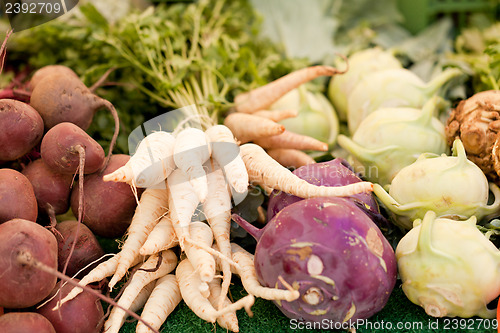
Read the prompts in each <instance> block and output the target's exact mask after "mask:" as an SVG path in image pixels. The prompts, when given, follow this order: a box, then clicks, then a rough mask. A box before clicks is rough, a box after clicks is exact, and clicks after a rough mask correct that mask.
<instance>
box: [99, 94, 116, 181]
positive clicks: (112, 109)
mask: <svg viewBox="0 0 500 333" xmlns="http://www.w3.org/2000/svg"><path fill="white" fill-rule="evenodd" d="M101 103H102V105H103V106H104V107H105V108H106V109H108V110H109V112H111V115H112V116H113V119H114V120H115V132H114V133H113V138H112V139H111V143H110V144H109V152H108V156H106V160H105V161H104V166H103V167H102V169H101V172H104V170H105V169H106V167H107V166H108V163H109V160H110V158H111V155H112V153H113V148H114V146H115V144H116V140H117V139H118V133H119V132H120V118H119V117H118V112H117V111H116V109H115V107H114V106H113V104H112V103H111V102H110V101H108V100H105V99H103V98H101Z"/></svg>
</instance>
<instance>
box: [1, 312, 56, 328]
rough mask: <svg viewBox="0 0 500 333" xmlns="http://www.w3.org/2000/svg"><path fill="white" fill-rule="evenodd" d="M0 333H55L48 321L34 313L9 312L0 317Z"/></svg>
mask: <svg viewBox="0 0 500 333" xmlns="http://www.w3.org/2000/svg"><path fill="white" fill-rule="evenodd" d="M0 331H1V332H3V333H20V332H26V333H27V332H37V333H56V330H55V329H54V326H52V324H51V323H50V321H48V319H47V318H45V317H44V316H42V315H41V314H38V313H36V312H9V313H6V314H2V315H0Z"/></svg>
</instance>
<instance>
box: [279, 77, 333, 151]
mask: <svg viewBox="0 0 500 333" xmlns="http://www.w3.org/2000/svg"><path fill="white" fill-rule="evenodd" d="M270 109H271V110H298V116H297V117H294V118H287V119H284V120H281V121H280V123H281V124H283V125H284V126H285V128H286V129H287V130H288V131H291V132H295V133H298V134H302V135H308V136H311V137H313V138H315V139H317V140H319V141H322V142H325V143H327V144H328V145H329V146H330V147H332V146H333V145H334V144H335V142H336V140H337V135H338V133H339V120H338V117H337V114H336V112H335V109H334V108H333V106H332V104H331V103H330V101H329V100H328V99H327V98H326V97H325V96H324V95H323V94H321V93H319V92H312V91H310V90H308V89H307V88H306V86H300V87H299V88H297V89H294V90H291V91H290V92H288V93H287V94H285V95H284V96H283V97H281V98H280V99H279V100H278V101H276V102H275V103H274V104H273V105H272V106H271V107H270Z"/></svg>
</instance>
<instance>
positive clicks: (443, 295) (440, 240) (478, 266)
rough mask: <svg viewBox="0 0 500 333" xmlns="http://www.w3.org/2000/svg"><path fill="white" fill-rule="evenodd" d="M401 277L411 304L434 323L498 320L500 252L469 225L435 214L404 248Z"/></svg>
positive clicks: (398, 252)
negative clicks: (455, 319)
mask: <svg viewBox="0 0 500 333" xmlns="http://www.w3.org/2000/svg"><path fill="white" fill-rule="evenodd" d="M396 258H397V261H398V271H399V275H400V277H401V280H402V282H403V284H402V288H403V292H404V293H405V295H406V296H407V297H408V299H409V300H410V301H412V302H413V303H415V304H418V305H420V306H421V307H423V308H424V309H425V312H426V313H427V314H428V315H430V316H433V317H444V316H447V317H455V316H458V317H462V318H469V317H473V316H479V317H482V318H494V317H495V314H496V309H488V308H487V305H488V303H490V302H491V301H493V300H494V299H495V298H496V297H497V296H498V295H499V294H500V279H499V278H498V272H499V271H500V251H499V250H498V249H497V248H496V246H495V245H494V244H493V243H492V242H491V241H489V240H488V239H487V238H486V237H485V236H484V235H483V234H482V233H481V232H480V231H479V229H477V227H476V217H475V216H473V217H471V218H470V219H468V220H466V221H455V220H452V219H447V218H436V213H434V212H432V211H429V212H428V213H427V214H426V215H425V217H424V219H423V220H416V221H415V226H414V227H413V229H411V230H410V231H409V232H408V233H407V234H406V235H405V236H404V237H403V238H402V239H401V241H400V242H399V243H398V246H397V248H396Z"/></svg>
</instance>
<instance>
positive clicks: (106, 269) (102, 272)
mask: <svg viewBox="0 0 500 333" xmlns="http://www.w3.org/2000/svg"><path fill="white" fill-rule="evenodd" d="M120 256H121V253H118V254H116V255H114V256H113V257H111V258H109V259H108V260H106V261H105V262H103V263H100V264H99V265H97V266H96V267H95V268H93V269H92V270H91V271H90V272H89V273H87V274H86V275H85V276H84V277H83V278H82V279H81V280H80V281H79V282H78V284H79V285H81V286H86V285H88V284H90V283H94V282H98V281H101V280H102V279H104V278H106V277H108V276H111V275H113V274H114V273H115V272H116V267H117V266H118V262H119V261H120ZM142 260H143V259H142V258H141V257H139V256H136V257H135V258H134V260H133V261H132V263H131V266H134V265H137V264H138V263H140V262H141V261H142ZM82 291H83V289H81V288H78V287H75V288H73V289H71V291H70V292H69V293H68V295H66V297H64V298H63V299H62V300H61V305H62V304H64V303H66V302H68V301H70V300H72V299H73V298H75V297H76V296H78V294H80V293H81V292H82Z"/></svg>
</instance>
